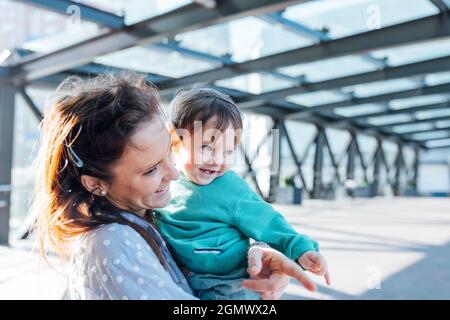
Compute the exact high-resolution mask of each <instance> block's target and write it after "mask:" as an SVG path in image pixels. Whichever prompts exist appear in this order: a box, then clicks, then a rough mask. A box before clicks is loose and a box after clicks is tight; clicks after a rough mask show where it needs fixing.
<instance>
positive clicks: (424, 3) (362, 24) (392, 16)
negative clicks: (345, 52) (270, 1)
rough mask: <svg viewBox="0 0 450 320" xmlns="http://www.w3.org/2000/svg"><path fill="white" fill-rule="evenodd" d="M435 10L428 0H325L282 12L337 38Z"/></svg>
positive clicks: (424, 14) (421, 15)
mask: <svg viewBox="0 0 450 320" xmlns="http://www.w3.org/2000/svg"><path fill="white" fill-rule="evenodd" d="M406 6H407V7H406ZM399 8H404V10H401V9H399ZM438 12H439V10H438V9H437V8H436V7H435V6H434V5H433V4H432V3H431V1H428V0H411V1H408V3H405V1H404V0H378V1H373V0H340V1H335V0H334V1H332V0H326V1H311V2H308V3H304V4H299V5H295V6H291V7H289V8H287V9H286V11H285V14H284V15H285V17H286V18H289V19H292V20H295V21H297V22H299V23H302V24H305V25H307V26H309V27H310V28H313V29H317V30H323V29H328V30H329V36H330V37H331V38H340V37H345V36H348V35H352V34H355V33H361V32H366V31H369V30H373V29H378V28H384V27H386V26H389V25H392V24H397V23H401V22H405V21H409V20H413V19H418V18H422V17H425V16H429V15H433V14H436V13H438Z"/></svg>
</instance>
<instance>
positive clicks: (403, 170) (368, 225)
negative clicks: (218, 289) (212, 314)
mask: <svg viewBox="0 0 450 320" xmlns="http://www.w3.org/2000/svg"><path fill="white" fill-rule="evenodd" d="M122 70H133V71H138V72H143V73H145V74H146V75H147V79H148V80H149V81H151V82H153V83H155V84H156V85H157V86H158V87H159V88H160V89H161V95H162V98H163V103H164V104H167V103H168V101H170V99H171V98H172V97H173V95H174V93H175V92H176V90H178V89H180V88H185V87H192V86H193V85H195V84H198V83H201V84H203V85H207V86H211V87H214V88H216V89H218V90H220V91H222V92H225V93H227V94H229V95H230V96H231V97H232V98H233V99H234V100H235V101H236V102H237V103H238V105H239V106H240V107H241V109H242V110H243V111H244V114H245V128H244V130H245V131H244V138H243V141H242V149H240V152H239V153H237V159H236V165H235V167H234V169H235V170H236V171H237V172H238V173H239V174H241V175H242V176H243V177H245V178H246V179H247V180H248V182H249V184H251V185H252V187H253V188H254V189H255V190H256V191H257V192H258V193H259V194H260V195H261V196H262V197H263V198H264V199H266V200H267V201H269V202H271V203H274V205H275V206H276V207H277V209H279V210H280V211H281V212H282V213H283V214H285V215H286V218H287V219H288V220H289V221H290V222H291V223H292V224H293V225H294V226H295V227H296V228H298V230H299V232H304V233H308V234H310V235H311V236H312V237H313V238H316V239H318V240H319V242H320V243H321V245H322V250H323V252H324V255H325V256H326V257H329V259H330V268H331V269H332V276H333V274H334V280H335V281H334V283H333V285H332V286H331V287H326V286H324V285H321V286H319V292H318V293H316V294H309V293H307V292H306V291H305V290H303V289H302V288H301V287H300V286H299V285H297V284H296V283H293V284H292V285H291V286H290V287H289V290H288V292H287V294H286V295H285V297H284V298H285V299H355V298H356V299H358V298H362V299H366V298H367V299H372V298H374V299H408V298H413V299H414V298H419V299H428V298H430V299H441V298H442V299H450V262H449V261H448V260H449V259H445V257H448V256H449V255H450V242H449V241H450V201H449V192H450V1H449V0H409V1H406V0H390V1H388V0H377V1H375V0H333V1H331V0H329V1H269V0H261V1H255V0H242V1H237V0H230V1H220V0H217V1H214V0H210V1H208V0H203V1H183V0H178V1H176V0H149V1H137V0H127V1H123V0H98V1H63V0H61V1H58V0H53V1H39V0H21V1H12V0H0V151H1V153H0V161H1V162H0V243H3V244H4V246H0V299H11V298H19V299H27V298H31V299H35V298H37V299H40V298H42V299H55V298H58V290H59V289H61V287H63V282H64V279H63V277H62V276H61V275H59V274H57V273H55V272H54V271H53V270H51V269H48V268H47V267H45V265H42V266H39V267H36V266H35V261H36V257H35V256H34V255H31V254H30V253H29V248H30V243H31V242H30V239H29V238H30V237H29V235H28V234H27V228H28V227H29V224H30V217H29V215H28V213H29V198H30V195H31V191H32V188H33V183H34V176H35V175H34V173H35V170H34V169H33V166H32V163H33V160H34V159H35V157H36V152H37V149H38V147H39V142H38V138H39V130H40V129H39V122H40V119H41V117H42V116H43V115H45V110H44V104H45V101H46V99H47V98H48V97H49V96H50V95H51V93H52V91H53V90H54V89H55V88H56V86H57V85H58V84H59V83H60V81H61V80H62V79H64V78H65V77H67V76H69V75H78V76H80V77H92V76H95V75H96V74H99V73H104V72H120V71H122ZM31 238H32V237H31ZM54 259H55V262H56V263H57V264H59V261H58V260H57V259H56V257H54ZM61 266H62V265H61ZM316 280H317V282H318V283H319V284H322V283H323V281H321V279H316Z"/></svg>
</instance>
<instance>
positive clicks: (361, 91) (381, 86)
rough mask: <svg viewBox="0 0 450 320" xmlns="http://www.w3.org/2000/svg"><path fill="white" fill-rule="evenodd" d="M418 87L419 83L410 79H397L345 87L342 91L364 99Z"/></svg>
mask: <svg viewBox="0 0 450 320" xmlns="http://www.w3.org/2000/svg"><path fill="white" fill-rule="evenodd" d="M417 86H418V84H417V82H415V81H412V80H410V79H395V80H386V81H377V82H371V83H366V84H359V85H356V86H348V87H343V88H342V90H343V91H346V92H353V93H354V94H355V97H358V98H362V97H369V96H376V95H380V94H386V93H392V92H396V91H403V90H409V89H414V88H416V87H417Z"/></svg>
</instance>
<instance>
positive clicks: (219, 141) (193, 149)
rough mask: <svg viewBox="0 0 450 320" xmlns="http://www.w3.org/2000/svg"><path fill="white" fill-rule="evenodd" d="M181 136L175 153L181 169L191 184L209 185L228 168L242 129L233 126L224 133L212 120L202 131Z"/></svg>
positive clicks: (203, 126)
mask: <svg viewBox="0 0 450 320" xmlns="http://www.w3.org/2000/svg"><path fill="white" fill-rule="evenodd" d="M182 136H183V138H182V143H181V144H180V147H179V150H178V152H175V154H176V155H177V158H178V159H177V160H178V165H179V166H180V169H181V170H182V171H183V173H184V175H185V176H186V177H187V178H188V179H189V180H191V181H192V182H194V183H196V184H199V185H207V184H209V183H211V182H212V181H213V180H214V179H215V178H217V177H220V176H221V175H223V174H224V173H225V172H227V170H228V169H229V167H230V165H231V164H232V162H233V159H234V152H235V149H236V147H237V145H238V143H239V139H240V136H241V130H236V129H234V128H233V127H232V126H231V125H230V126H229V127H228V128H227V129H226V130H224V131H223V132H221V131H219V130H217V129H216V127H215V119H214V118H213V119H211V120H208V121H207V122H206V124H203V125H202V128H201V129H198V130H195V131H194V132H193V133H191V134H188V133H187V134H182Z"/></svg>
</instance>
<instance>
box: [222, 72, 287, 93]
mask: <svg viewBox="0 0 450 320" xmlns="http://www.w3.org/2000/svg"><path fill="white" fill-rule="evenodd" d="M214 84H216V85H218V86H221V87H226V88H230V89H237V90H241V91H246V92H249V93H253V94H260V93H263V92H266V91H274V90H279V89H284V88H288V87H291V86H292V85H293V83H292V82H291V81H288V80H284V79H280V78H279V77H276V76H273V75H271V74H268V73H250V74H246V75H242V76H237V77H233V78H228V79H224V80H218V81H215V82H214Z"/></svg>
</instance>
